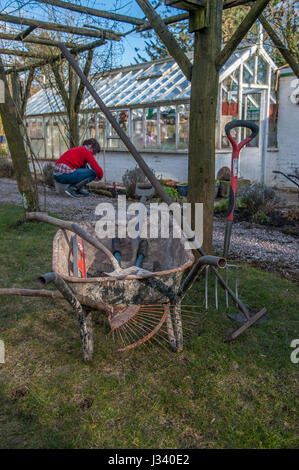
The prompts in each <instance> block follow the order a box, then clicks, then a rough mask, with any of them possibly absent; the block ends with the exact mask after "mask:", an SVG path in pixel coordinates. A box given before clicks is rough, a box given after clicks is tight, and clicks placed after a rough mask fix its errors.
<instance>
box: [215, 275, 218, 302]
mask: <svg viewBox="0 0 299 470" xmlns="http://www.w3.org/2000/svg"><path fill="white" fill-rule="evenodd" d="M215 307H216V310H218V277H217V276H215Z"/></svg>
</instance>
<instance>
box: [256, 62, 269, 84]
mask: <svg viewBox="0 0 299 470" xmlns="http://www.w3.org/2000/svg"><path fill="white" fill-rule="evenodd" d="M257 83H259V84H262V85H267V84H268V64H267V62H266V61H265V60H264V59H263V58H262V57H261V56H259V57H258V68H257Z"/></svg>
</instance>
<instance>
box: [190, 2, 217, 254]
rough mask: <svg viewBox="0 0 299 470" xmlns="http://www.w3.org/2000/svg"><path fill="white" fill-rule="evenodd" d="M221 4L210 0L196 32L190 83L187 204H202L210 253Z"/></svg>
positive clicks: (204, 242)
mask: <svg viewBox="0 0 299 470" xmlns="http://www.w3.org/2000/svg"><path fill="white" fill-rule="evenodd" d="M222 3H223V2H222V0H211V2H210V15H209V25H208V26H207V27H206V28H204V29H201V30H200V31H196V32H195V39H194V41H195V43H194V64H193V68H192V80H191V104H190V138H189V177H188V178H189V181H188V201H189V202H191V203H196V202H197V203H203V205H204V206H203V225H204V226H203V248H204V250H205V251H206V252H207V253H210V252H211V249H212V237H213V212H214V182H215V126H216V109H217V97H218V86H219V74H218V70H217V64H216V57H217V55H218V54H219V52H220V49H221V22H222Z"/></svg>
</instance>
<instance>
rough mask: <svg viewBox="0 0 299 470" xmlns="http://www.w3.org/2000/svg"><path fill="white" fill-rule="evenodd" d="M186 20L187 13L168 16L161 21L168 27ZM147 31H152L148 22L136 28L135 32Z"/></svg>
mask: <svg viewBox="0 0 299 470" xmlns="http://www.w3.org/2000/svg"><path fill="white" fill-rule="evenodd" d="M188 19H189V13H181V14H179V15H174V16H169V17H168V18H163V21H164V23H165V24H166V25H169V24H173V23H178V22H180V21H184V20H188ZM149 29H153V28H152V26H151V25H150V24H149V23H148V22H146V23H145V25H143V26H137V28H136V31H138V32H139V33H140V32H141V31H148V30H149Z"/></svg>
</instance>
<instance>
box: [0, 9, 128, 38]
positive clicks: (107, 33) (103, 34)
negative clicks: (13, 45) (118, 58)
mask: <svg viewBox="0 0 299 470" xmlns="http://www.w3.org/2000/svg"><path fill="white" fill-rule="evenodd" d="M0 21H5V22H7V23H13V24H20V25H26V26H35V27H36V28H39V29H46V30H48V31H60V32H62V33H72V34H77V35H78V36H88V37H92V38H102V39H110V40H113V41H120V39H121V37H122V35H121V34H118V33H115V32H114V31H111V30H109V29H102V30H101V31H92V30H90V29H87V28H78V27H76V26H66V25H62V24H58V23H49V22H46V21H40V20H31V19H29V18H24V17H18V16H11V15H3V14H0Z"/></svg>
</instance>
